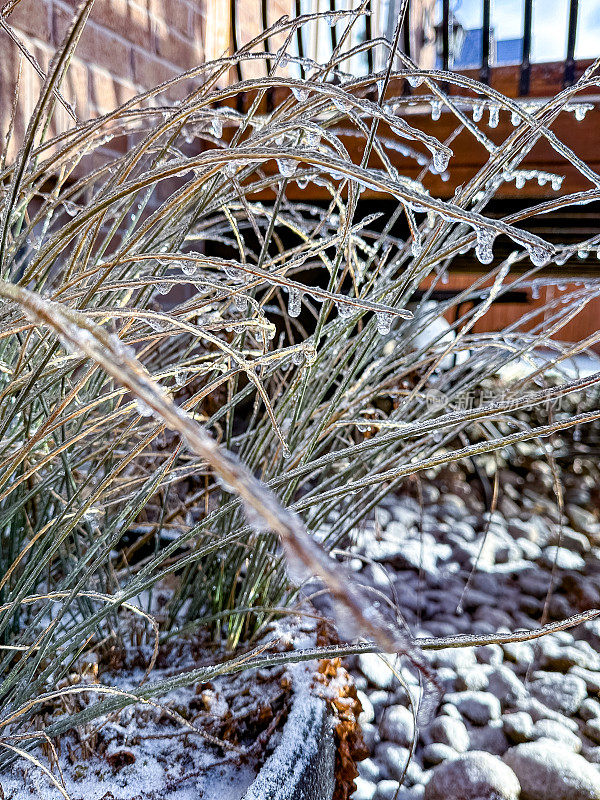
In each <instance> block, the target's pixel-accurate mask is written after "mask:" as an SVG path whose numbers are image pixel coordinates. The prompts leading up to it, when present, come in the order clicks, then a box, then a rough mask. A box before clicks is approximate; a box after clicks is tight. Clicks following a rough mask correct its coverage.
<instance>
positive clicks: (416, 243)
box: [410, 238, 423, 258]
mask: <svg viewBox="0 0 600 800" xmlns="http://www.w3.org/2000/svg"><path fill="white" fill-rule="evenodd" d="M422 250H423V245H422V244H421V239H420V238H417V239H413V240H412V242H411V243H410V251H411V253H412V254H413V256H414V257H415V258H418V257H419V256H420V255H421V252H422Z"/></svg>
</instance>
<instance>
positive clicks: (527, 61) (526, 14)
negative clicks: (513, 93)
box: [519, 0, 533, 97]
mask: <svg viewBox="0 0 600 800" xmlns="http://www.w3.org/2000/svg"><path fill="white" fill-rule="evenodd" d="M532 14H533V0H525V8H524V11H523V50H522V52H521V74H520V76H519V95H520V96H521V97H527V95H528V94H529V84H530V81H531V20H532Z"/></svg>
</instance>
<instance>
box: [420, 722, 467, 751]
mask: <svg viewBox="0 0 600 800" xmlns="http://www.w3.org/2000/svg"><path fill="white" fill-rule="evenodd" d="M427 736H428V738H429V739H431V741H432V742H433V743H437V744H443V745H446V746H447V747H451V748H452V749H453V750H455V751H456V752H457V753H466V751H467V750H468V749H469V732H468V731H467V727H466V725H465V724H464V722H463V721H462V720H460V719H453V718H452V717H447V716H441V717H436V719H434V720H433V722H432V723H431V725H430V726H429V728H428V730H427Z"/></svg>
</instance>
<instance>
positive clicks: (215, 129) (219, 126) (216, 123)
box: [210, 117, 223, 139]
mask: <svg viewBox="0 0 600 800" xmlns="http://www.w3.org/2000/svg"><path fill="white" fill-rule="evenodd" d="M210 132H211V133H212V135H213V136H214V137H215V138H216V139H220V138H221V136H223V122H222V120H220V119H219V117H213V118H212V121H211V123H210Z"/></svg>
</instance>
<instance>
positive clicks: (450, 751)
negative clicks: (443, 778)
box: [423, 742, 457, 767]
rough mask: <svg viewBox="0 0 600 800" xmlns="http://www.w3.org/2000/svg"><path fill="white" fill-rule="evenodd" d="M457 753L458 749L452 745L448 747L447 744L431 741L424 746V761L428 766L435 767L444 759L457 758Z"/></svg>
mask: <svg viewBox="0 0 600 800" xmlns="http://www.w3.org/2000/svg"><path fill="white" fill-rule="evenodd" d="M456 755H457V752H456V750H454V748H452V747H448V745H447V744H442V743H441V742H431V743H430V744H427V745H425V747H424V748H423V763H424V764H426V765H427V766H430V767H435V766H437V765H438V764H441V763H442V762H443V761H447V760H448V759H451V758H455V757H456Z"/></svg>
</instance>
